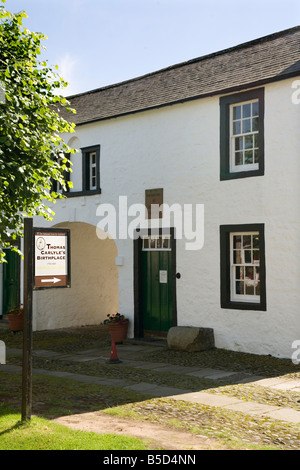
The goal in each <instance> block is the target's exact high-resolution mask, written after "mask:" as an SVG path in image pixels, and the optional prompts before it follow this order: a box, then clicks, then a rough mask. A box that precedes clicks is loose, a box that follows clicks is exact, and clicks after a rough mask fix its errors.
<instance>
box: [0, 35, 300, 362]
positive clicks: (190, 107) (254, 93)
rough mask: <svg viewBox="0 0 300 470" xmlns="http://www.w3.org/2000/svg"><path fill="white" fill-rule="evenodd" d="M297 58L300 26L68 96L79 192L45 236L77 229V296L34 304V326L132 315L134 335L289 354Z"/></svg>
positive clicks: (299, 229) (294, 298)
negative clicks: (200, 331)
mask: <svg viewBox="0 0 300 470" xmlns="http://www.w3.org/2000/svg"><path fill="white" fill-rule="evenodd" d="M299 59H300V27H295V28H293V29H289V30H286V31H283V32H279V33H275V34H273V35H270V36H267V37H264V38H261V39H258V40H255V41H251V42H249V43H246V44H242V45H239V46H237V47H233V48H230V49H227V50H224V51H220V52H217V53H215V54H210V55H207V56H204V57H200V58H197V59H194V60H191V61H188V62H185V63H181V64H178V65H174V66H172V67H168V68H166V69H163V70H159V71H158V72H154V73H151V74H148V75H145V76H142V77H138V78H136V79H133V80H128V81H126V82H122V83H118V84H115V85H112V86H108V87H104V88H100V89H96V90H92V91H89V92H86V93H82V94H79V95H75V96H72V97H70V98H69V100H70V102H71V105H72V106H73V107H74V108H75V109H76V110H77V114H76V115H75V116H72V119H74V120H75V123H76V125H77V127H76V132H75V134H73V137H72V138H71V140H70V142H69V144H70V145H71V146H72V147H74V148H76V149H78V152H77V153H76V154H74V155H72V157H71V160H72V163H73V167H72V169H73V171H72V173H71V180H72V182H73V188H72V189H71V190H70V191H69V192H68V193H67V194H66V198H65V199H63V200H59V201H57V202H56V204H55V206H54V211H55V217H54V220H53V222H52V223H48V222H45V221H44V220H41V219H38V218H36V219H35V220H34V225H35V226H38V227H50V226H52V227H54V226H55V227H63V228H69V229H70V233H71V287H70V288H67V289H65V288H61V289H60V288H59V287H56V288H53V289H45V290H39V291H36V292H34V328H35V329H37V330H42V329H53V328H62V327H70V326H79V325H88V324H90V325H93V324H99V323H101V322H102V321H103V320H104V319H105V318H106V316H107V314H111V313H115V312H117V311H119V312H121V313H124V314H125V315H127V316H128V317H129V319H130V328H129V336H130V337H143V336H149V335H163V334H166V332H167V331H168V329H169V328H170V327H171V326H175V325H188V326H201V327H209V328H213V330H214V335H215V343H216V346H217V347H219V348H225V349H231V350H237V351H244V352H250V353H256V354H271V355H273V356H278V357H291V354H292V352H293V350H292V344H293V342H294V341H295V340H298V339H300V289H299V284H300V249H299V233H300V197H299V196H300V194H299V193H300V190H299V187H300V185H299V179H300V158H299V155H300V132H299V129H300V127H299V126H300V60H299ZM151 203H152V204H156V205H158V206H160V208H159V210H158V212H156V213H155V212H153V213H152V214H151V213H148V217H147V212H146V208H149V205H150V204H151ZM156 209H157V207H156ZM154 227H157V228H158V230H153V228H154ZM151 228H152V230H151ZM11 266H12V263H11ZM5 269H6V270H8V267H5ZM18 269H19V268H18V266H17V267H15V268H11V270H12V271H13V270H14V271H15V275H16V276H17V277H18V276H19V274H18V272H19V271H18ZM1 274H2V279H3V280H2V282H1V283H0V285H1V286H3V287H2V292H0V295H1V296H2V297H3V298H4V297H6V304H7V302H8V300H7V299H8V298H9V287H8V277H9V275H8V273H7V272H3V267H2V273H1ZM21 284H22V279H21ZM5 292H6V294H5ZM3 294H4V295H3ZM3 302H4V300H3ZM3 313H5V312H4V311H3Z"/></svg>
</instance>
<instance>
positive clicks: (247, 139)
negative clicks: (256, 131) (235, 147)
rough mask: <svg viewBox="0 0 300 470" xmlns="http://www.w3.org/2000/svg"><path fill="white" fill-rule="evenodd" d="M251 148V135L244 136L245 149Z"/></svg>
mask: <svg viewBox="0 0 300 470" xmlns="http://www.w3.org/2000/svg"><path fill="white" fill-rule="evenodd" d="M252 148H253V135H246V137H245V149H252Z"/></svg>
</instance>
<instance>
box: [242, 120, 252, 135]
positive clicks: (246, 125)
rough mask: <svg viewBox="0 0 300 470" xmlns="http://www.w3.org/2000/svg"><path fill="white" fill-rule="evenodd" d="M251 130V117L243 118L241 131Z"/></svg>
mask: <svg viewBox="0 0 300 470" xmlns="http://www.w3.org/2000/svg"><path fill="white" fill-rule="evenodd" d="M247 132H251V119H245V120H244V121H243V133H244V134H246V133H247Z"/></svg>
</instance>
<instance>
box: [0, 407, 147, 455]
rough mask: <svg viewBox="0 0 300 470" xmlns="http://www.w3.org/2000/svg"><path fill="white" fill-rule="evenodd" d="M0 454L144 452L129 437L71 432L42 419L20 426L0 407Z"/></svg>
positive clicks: (142, 446)
mask: <svg viewBox="0 0 300 470" xmlns="http://www.w3.org/2000/svg"><path fill="white" fill-rule="evenodd" d="M0 450H147V447H146V445H145V443H143V442H142V441H140V440H139V439H136V438H132V437H124V436H116V435H113V434H106V435H99V434H95V433H92V432H84V431H73V430H70V429H68V428H67V427H65V426H61V425H59V424H54V423H51V422H50V421H48V420H47V419H44V418H38V417H32V419H31V420H30V421H29V422H28V423H27V422H26V423H22V422H21V416H20V413H16V412H15V411H14V410H13V409H12V408H10V407H8V406H6V405H0Z"/></svg>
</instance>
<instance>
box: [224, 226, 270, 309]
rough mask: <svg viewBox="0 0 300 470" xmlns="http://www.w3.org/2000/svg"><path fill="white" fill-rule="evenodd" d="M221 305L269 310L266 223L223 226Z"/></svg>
mask: <svg viewBox="0 0 300 470" xmlns="http://www.w3.org/2000/svg"><path fill="white" fill-rule="evenodd" d="M220 248H221V306H222V307H223V308H239V309H249V310H266V286H265V284H266V283H265V240H264V225H263V224H257V225H256V224H251V225H222V226H221V227H220Z"/></svg>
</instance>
